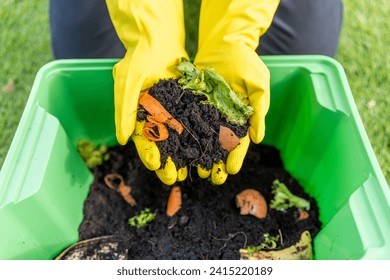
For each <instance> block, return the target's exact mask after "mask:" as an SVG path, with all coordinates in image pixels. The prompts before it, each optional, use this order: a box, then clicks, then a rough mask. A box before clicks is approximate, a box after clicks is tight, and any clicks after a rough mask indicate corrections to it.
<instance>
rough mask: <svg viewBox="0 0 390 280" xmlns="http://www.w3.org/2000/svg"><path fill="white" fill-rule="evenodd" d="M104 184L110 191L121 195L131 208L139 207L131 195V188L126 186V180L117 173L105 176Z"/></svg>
mask: <svg viewBox="0 0 390 280" xmlns="http://www.w3.org/2000/svg"><path fill="white" fill-rule="evenodd" d="M104 182H105V183H106V185H107V186H108V187H109V188H110V189H112V190H114V191H117V192H118V193H120V195H121V196H122V197H123V199H124V200H125V201H126V202H127V203H128V204H130V206H132V207H134V206H136V205H137V202H136V201H135V199H134V198H133V197H132V195H131V190H132V189H131V187H130V186H128V185H126V184H125V180H124V179H123V177H122V176H121V175H119V174H117V173H111V174H108V175H106V176H104Z"/></svg>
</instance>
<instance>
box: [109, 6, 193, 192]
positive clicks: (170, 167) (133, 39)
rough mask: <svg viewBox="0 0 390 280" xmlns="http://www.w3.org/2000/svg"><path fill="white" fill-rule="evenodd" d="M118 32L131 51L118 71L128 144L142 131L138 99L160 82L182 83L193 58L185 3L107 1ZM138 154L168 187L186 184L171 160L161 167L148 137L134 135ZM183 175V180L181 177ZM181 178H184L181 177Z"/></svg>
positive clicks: (118, 105)
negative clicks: (183, 61)
mask: <svg viewBox="0 0 390 280" xmlns="http://www.w3.org/2000/svg"><path fill="white" fill-rule="evenodd" d="M106 3H107V7H108V11H109V14H110V17H111V20H112V22H113V25H114V27H115V30H116V32H117V34H118V36H119V38H120V40H121V41H122V43H123V44H124V46H125V48H126V55H125V57H124V58H123V59H122V60H121V61H119V62H118V63H117V64H116V65H115V66H114V70H113V75H114V82H115V84H114V95H115V96H114V106H115V127H116V137H117V140H118V142H119V143H120V144H121V145H125V144H126V143H127V141H128V140H129V138H130V136H131V135H132V134H133V132H134V130H135V129H136V126H137V128H138V130H141V131H142V128H143V125H144V124H142V123H138V122H137V121H136V117H137V108H138V99H139V96H140V93H141V91H143V90H145V89H148V88H150V87H151V86H152V85H153V84H154V83H156V82H158V80H160V79H165V78H176V77H178V76H179V75H180V73H179V71H178V70H177V68H176V65H177V63H178V62H179V60H180V58H182V57H188V55H187V53H186V51H185V48H184V41H185V32H184V16H183V3H182V0H164V1H160V0H132V1H129V0H106ZM133 140H134V143H135V145H136V148H137V151H138V154H139V156H140V158H141V160H142V162H143V163H144V165H145V166H146V167H147V168H148V169H150V170H157V171H156V173H157V175H158V176H159V178H160V179H161V180H162V181H163V182H164V183H166V184H168V185H171V184H173V183H174V182H173V180H174V181H176V180H177V179H179V180H180V179H181V180H184V179H183V178H182V177H183V176H184V175H183V174H185V171H183V170H179V171H177V170H176V167H175V164H174V163H173V162H172V161H170V162H168V163H167V164H166V165H165V168H164V169H159V168H160V167H161V162H160V153H159V151H158V148H157V146H156V144H155V143H154V142H152V141H149V140H147V139H145V138H144V137H143V135H142V133H137V135H133ZM178 174H179V175H178ZM178 176H179V177H178Z"/></svg>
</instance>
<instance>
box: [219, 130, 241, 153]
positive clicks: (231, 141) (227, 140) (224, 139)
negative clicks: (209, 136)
mask: <svg viewBox="0 0 390 280" xmlns="http://www.w3.org/2000/svg"><path fill="white" fill-rule="evenodd" d="M219 143H220V145H221V148H222V149H225V150H226V151H228V152H230V151H232V150H233V149H234V148H235V147H236V146H237V145H238V144H239V143H240V138H238V137H237V135H236V134H235V133H234V131H233V130H231V129H230V128H228V127H226V126H223V125H220V126H219Z"/></svg>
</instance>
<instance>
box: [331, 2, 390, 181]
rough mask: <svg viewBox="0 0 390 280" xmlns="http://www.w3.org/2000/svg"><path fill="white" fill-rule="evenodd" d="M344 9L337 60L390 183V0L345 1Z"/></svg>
mask: <svg viewBox="0 0 390 280" xmlns="http://www.w3.org/2000/svg"><path fill="white" fill-rule="evenodd" d="M344 8H345V18H344V24H343V29H342V34H341V41H340V45H339V50H338V53H337V56H336V59H337V60H338V61H340V62H341V64H342V65H343V66H344V68H345V71H346V73H347V77H348V81H349V84H350V87H351V90H352V93H353V95H354V98H355V101H356V104H357V107H358V110H359V114H360V116H361V118H362V120H363V124H364V126H365V128H366V131H367V134H368V137H369V139H370V142H371V145H372V147H373V149H374V152H375V154H376V156H377V158H378V161H379V164H380V166H381V168H382V171H383V173H384V175H385V177H386V180H387V182H390V121H389V120H390V109H389V106H390V55H389V52H388V49H389V46H390V21H389V19H388V15H389V14H390V1H389V0H377V1H369V0H363V1H362V0H344ZM373 105H375V106H373Z"/></svg>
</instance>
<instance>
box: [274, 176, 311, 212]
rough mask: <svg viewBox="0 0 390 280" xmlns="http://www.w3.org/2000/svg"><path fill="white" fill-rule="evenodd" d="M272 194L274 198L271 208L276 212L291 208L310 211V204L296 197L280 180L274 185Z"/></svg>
mask: <svg viewBox="0 0 390 280" xmlns="http://www.w3.org/2000/svg"><path fill="white" fill-rule="evenodd" d="M272 189H273V190H272V193H273V194H274V198H273V200H272V201H271V204H270V207H271V208H273V209H276V210H280V211H284V210H286V209H287V208H290V207H296V208H298V209H305V210H309V209H310V202H309V201H307V200H306V199H304V198H301V197H299V196H296V195H294V194H293V193H291V192H290V190H289V189H288V188H287V186H286V185H285V184H284V183H281V182H280V181H279V180H275V181H274V182H273V183H272Z"/></svg>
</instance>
